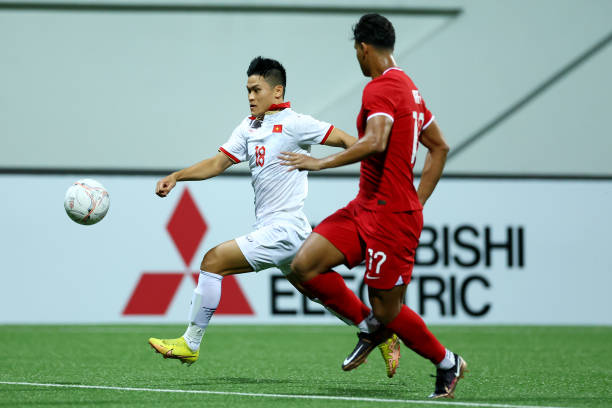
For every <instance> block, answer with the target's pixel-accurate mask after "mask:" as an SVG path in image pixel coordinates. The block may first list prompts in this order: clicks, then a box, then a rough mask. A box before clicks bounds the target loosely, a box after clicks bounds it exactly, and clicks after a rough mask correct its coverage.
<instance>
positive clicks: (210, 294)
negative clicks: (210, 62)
mask: <svg viewBox="0 0 612 408" xmlns="http://www.w3.org/2000/svg"><path fill="white" fill-rule="evenodd" d="M247 75H248V80H247V91H248V99H249V105H250V109H251V116H249V117H247V118H245V119H244V120H243V121H242V122H241V123H240V124H239V125H238V126H237V127H236V129H235V130H234V131H233V132H232V135H231V136H230V138H229V140H228V141H227V142H226V143H224V144H223V145H222V146H221V147H220V148H219V152H218V153H217V154H216V155H215V156H213V157H211V158H208V159H206V160H203V161H201V162H199V163H196V164H194V165H192V166H190V167H188V168H185V169H183V170H179V171H177V172H174V173H172V174H170V175H168V176H166V177H165V178H163V179H161V180H160V181H159V182H158V183H157V187H156V194H157V195H159V196H160V197H166V196H167V195H168V193H169V192H170V191H171V190H172V189H173V188H174V186H175V185H176V183H177V182H178V181H187V180H206V179H209V178H211V177H215V176H217V175H219V174H221V173H222V172H223V171H225V170H226V169H227V168H229V167H230V166H231V165H232V164H235V163H239V162H242V161H248V162H249V167H250V171H251V180H252V185H253V189H254V192H255V216H256V223H255V225H254V228H255V229H254V231H252V232H251V233H249V234H247V235H243V236H241V237H238V238H236V239H233V240H231V241H227V242H224V243H222V244H220V245H218V246H216V247H214V248H212V249H211V250H209V251H208V252H207V253H206V254H205V255H204V259H203V260H202V263H201V266H200V269H201V272H200V276H199V279H198V285H197V287H196V288H195V290H194V292H193V297H192V300H191V306H190V322H189V326H188V327H187V330H186V331H185V334H183V336H182V337H179V338H176V339H157V338H150V339H149V343H150V344H151V346H152V347H153V348H154V349H155V350H156V351H157V352H159V353H161V354H162V355H163V356H164V358H174V359H178V360H180V361H181V362H183V363H188V364H192V363H194V362H195V361H197V359H198V356H199V348H200V343H201V341H202V336H203V335H204V332H205V330H206V327H207V326H208V323H209V321H210V318H211V317H212V315H213V314H214V312H215V310H216V308H217V306H218V305H219V300H220V299H221V280H222V279H223V277H224V276H227V275H232V274H239V273H246V272H252V271H260V270H263V269H267V268H270V267H277V268H279V269H280V270H281V271H282V272H283V273H284V274H285V275H287V274H289V272H290V264H291V261H292V260H293V257H294V256H295V254H296V253H297V251H298V249H299V248H300V246H301V245H302V243H303V242H304V241H305V240H306V237H307V236H308V235H309V234H310V232H311V227H310V223H309V222H308V220H307V218H306V216H305V215H304V213H303V212H302V208H303V206H304V200H305V198H306V195H307V193H308V180H307V176H308V172H306V171H302V172H298V171H292V172H288V171H287V168H286V167H285V166H283V165H282V164H281V160H280V159H279V155H280V154H281V152H295V153H302V154H308V153H309V152H310V145H313V144H325V145H328V146H337V147H343V148H348V147H349V146H351V145H352V144H353V143H355V142H356V139H355V138H354V137H352V136H350V135H348V134H347V133H345V132H343V131H341V130H339V129H337V128H335V127H334V126H332V125H330V124H329V123H325V122H322V121H319V120H317V119H314V118H313V117H311V116H308V115H302V114H299V113H296V112H295V111H293V110H292V109H291V104H290V103H289V102H286V103H285V102H284V93H285V86H286V74H285V69H284V68H283V66H282V65H281V64H280V63H279V62H278V61H275V60H272V59H266V58H262V57H257V58H255V59H254V60H253V61H252V62H251V64H250V66H249V68H248V70H247ZM292 283H294V282H292ZM294 285H295V286H296V287H297V288H298V289H299V290H300V291H302V293H305V294H306V295H308V293H306V292H304V288H303V287H301V286H300V285H299V284H298V283H294ZM311 298H312V297H311ZM343 320H344V319H343ZM349 320H350V319H349ZM377 325H378V323H377V321H376V320H375V319H373V318H368V319H366V320H364V321H362V322H361V323H360V324H358V326H359V328H360V330H361V331H365V332H369V331H370V330H374V329H375V328H376V326H377ZM398 344H399V343H398ZM383 357H384V352H383ZM393 357H394V358H395V357H396V358H395V360H397V359H398V358H399V352H398V353H397V356H393ZM386 363H387V365H388V364H389V362H388V361H386Z"/></svg>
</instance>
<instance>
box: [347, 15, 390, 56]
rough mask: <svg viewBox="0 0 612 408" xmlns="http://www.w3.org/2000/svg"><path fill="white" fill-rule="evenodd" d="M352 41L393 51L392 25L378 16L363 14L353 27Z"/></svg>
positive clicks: (384, 18)
mask: <svg viewBox="0 0 612 408" xmlns="http://www.w3.org/2000/svg"><path fill="white" fill-rule="evenodd" d="M353 40H355V41H356V42H358V43H362V42H363V43H366V44H371V45H373V46H375V47H378V48H382V49H385V50H393V47H394V46H395V29H394V28H393V24H391V22H390V21H389V20H387V18H386V17H383V16H381V15H380V14H377V13H370V14H364V15H363V16H361V18H360V19H359V21H358V22H357V24H355V25H354V26H353Z"/></svg>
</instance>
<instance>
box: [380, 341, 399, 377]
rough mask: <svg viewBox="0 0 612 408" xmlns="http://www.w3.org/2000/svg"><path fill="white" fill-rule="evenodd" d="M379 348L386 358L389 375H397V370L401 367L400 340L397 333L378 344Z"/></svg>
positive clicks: (384, 358)
mask: <svg viewBox="0 0 612 408" xmlns="http://www.w3.org/2000/svg"><path fill="white" fill-rule="evenodd" d="M378 349H379V350H380V353H381V354H382V357H383V360H385V366H386V367H387V377H389V378H391V377H393V376H394V375H395V370H397V367H399V359H400V340H399V339H398V338H397V336H396V335H395V334H393V336H391V337H389V338H388V339H387V340H385V341H383V342H382V343H380V344H379V345H378Z"/></svg>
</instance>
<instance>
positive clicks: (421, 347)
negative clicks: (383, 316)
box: [387, 305, 446, 364]
mask: <svg viewBox="0 0 612 408" xmlns="http://www.w3.org/2000/svg"><path fill="white" fill-rule="evenodd" d="M387 327H388V328H389V329H391V330H393V331H394V332H395V334H397V335H398V336H399V338H400V339H402V341H403V342H404V344H405V345H406V346H408V347H410V348H411V349H412V350H413V351H415V352H416V353H418V354H420V355H421V356H423V357H425V358H427V359H429V360H431V362H432V363H434V364H438V363H440V362H441V361H442V360H443V359H444V357H445V356H446V348H444V346H443V345H442V344H440V342H439V341H438V339H436V337H435V336H434V335H433V334H432V333H431V332H430V331H429V329H428V328H427V326H426V325H425V322H424V321H423V319H421V316H419V315H418V314H416V313H415V312H413V311H412V310H411V309H410V308H409V307H408V306H406V305H404V306H402V310H401V311H400V312H399V314H398V315H397V316H396V317H395V319H393V321H391V323H389V324H387Z"/></svg>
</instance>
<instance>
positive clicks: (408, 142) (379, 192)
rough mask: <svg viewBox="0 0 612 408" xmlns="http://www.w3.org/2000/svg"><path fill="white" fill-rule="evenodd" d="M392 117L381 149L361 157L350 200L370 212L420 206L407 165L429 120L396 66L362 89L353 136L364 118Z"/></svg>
mask: <svg viewBox="0 0 612 408" xmlns="http://www.w3.org/2000/svg"><path fill="white" fill-rule="evenodd" d="M377 115H384V116H386V117H388V118H390V119H392V120H393V127H392V128H391V134H390V135H389V141H388V143H387V149H386V150H385V151H384V152H382V153H377V154H373V155H371V156H368V157H367V158H365V159H364V160H362V161H361V175H360V178H359V194H357V198H356V199H355V201H356V202H357V203H358V204H360V205H362V206H364V207H366V208H368V209H370V210H374V211H394V212H396V211H412V210H420V209H422V208H423V207H422V206H421V203H420V201H419V198H418V196H417V192H416V189H415V187H414V183H413V180H414V176H413V174H412V169H413V167H414V163H415V161H416V152H417V148H418V144H419V143H418V142H419V137H420V135H421V132H422V131H423V130H424V129H425V128H427V126H429V125H430V124H431V122H432V121H433V119H434V116H433V115H432V113H431V112H430V111H429V110H428V109H427V107H426V106H425V101H424V100H423V98H422V97H421V94H420V93H419V90H418V89H417V87H416V86H415V85H414V83H413V82H412V80H411V79H410V77H408V75H406V74H405V73H404V71H402V70H401V69H399V68H396V67H393V68H389V69H387V70H386V71H385V72H383V74H382V75H381V76H379V77H377V78H375V79H373V80H372V81H370V82H369V83H368V84H367V85H366V86H365V88H364V89H363V96H362V101H361V111H360V112H359V116H358V117H357V131H358V134H359V138H362V137H363V135H364V134H365V129H366V125H367V121H368V119H370V118H371V117H373V116H377Z"/></svg>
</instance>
